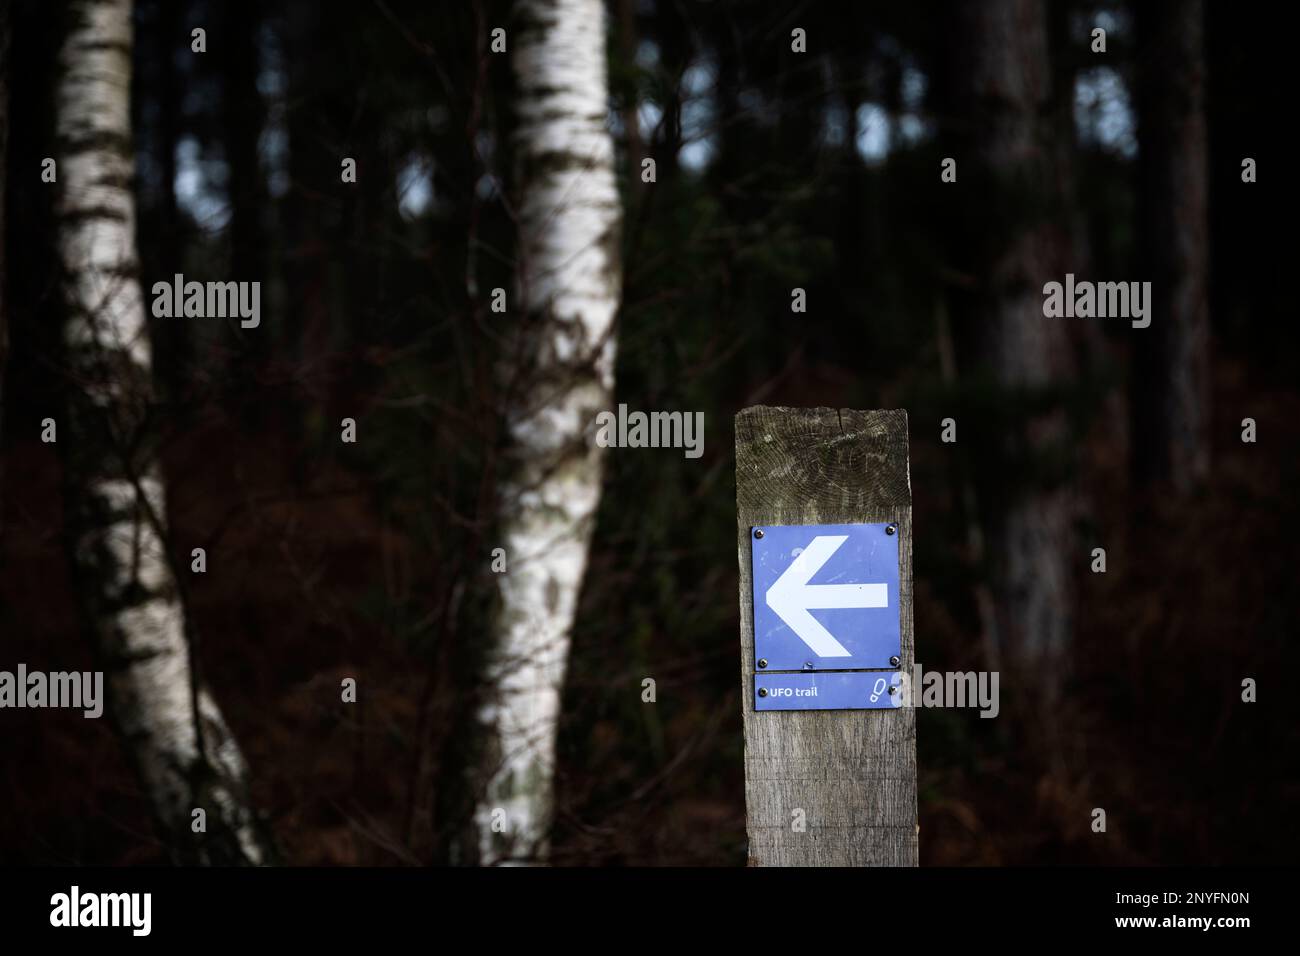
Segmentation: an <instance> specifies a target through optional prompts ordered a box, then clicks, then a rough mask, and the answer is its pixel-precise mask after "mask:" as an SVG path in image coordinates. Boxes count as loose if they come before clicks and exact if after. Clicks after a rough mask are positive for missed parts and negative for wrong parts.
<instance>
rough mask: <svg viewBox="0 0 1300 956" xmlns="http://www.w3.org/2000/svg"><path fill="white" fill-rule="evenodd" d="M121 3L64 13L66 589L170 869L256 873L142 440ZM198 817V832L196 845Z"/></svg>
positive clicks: (140, 337)
mask: <svg viewBox="0 0 1300 956" xmlns="http://www.w3.org/2000/svg"><path fill="white" fill-rule="evenodd" d="M131 42H132V33H131V2H130V0H95V2H91V0H80V2H72V3H70V4H69V5H68V33H67V36H66V38H65V41H64V44H63V48H62V50H61V52H60V62H59V68H60V78H59V82H58V87H57V90H56V94H55V108H56V111H57V117H56V137H57V144H56V158H57V163H58V165H57V169H58V184H59V198H58V201H57V206H56V215H57V217H58V222H57V230H58V244H59V252H60V256H61V259H62V265H63V272H64V299H65V303H66V308H67V324H66V327H65V329H64V343H65V346H66V350H67V363H68V367H69V374H68V386H67V393H68V395H67V413H66V415H65V416H64V422H61V423H60V428H61V433H60V434H59V448H60V450H61V451H62V452H63V458H64V474H65V482H66V489H65V490H66V511H67V516H68V521H69V523H70V532H71V538H72V552H73V553H72V558H73V568H74V575H75V577H76V580H77V586H78V591H79V595H80V598H81V600H82V602H83V604H84V605H85V610H86V612H87V615H88V619H89V620H88V623H89V627H90V630H91V632H92V634H93V637H94V641H95V647H96V652H97V656H98V658H99V666H101V667H102V668H103V669H104V671H105V678H106V682H107V685H108V697H109V711H110V714H111V716H112V718H113V720H114V722H115V724H116V726H117V727H118V729H119V731H120V733H121V735H122V739H123V741H124V742H125V744H126V746H127V748H128V751H129V754H130V757H131V759H132V762H133V763H134V764H135V767H136V769H137V771H138V772H139V774H140V777H141V779H142V781H143V784H144V787H145V789H146V791H147V794H148V797H149V799H150V801H151V803H152V807H153V810H154V812H155V814H156V816H157V817H158V820H159V821H160V824H161V826H162V829H163V831H164V834H165V837H166V840H167V843H168V845H169V847H170V849H171V852H172V855H173V857H174V858H175V859H177V860H178V861H184V862H213V863H250V864H256V863H263V862H268V860H269V857H270V844H269V842H268V841H266V840H265V838H264V837H263V836H262V835H261V833H260V832H259V827H258V825H257V822H256V820H255V816H254V814H253V812H252V811H251V809H250V807H249V802H248V794H247V770H246V767H245V764H244V759H243V757H242V755H241V754H240V750H239V747H238V746H237V745H236V743H235V740H234V738H233V737H232V736H231V733H230V730H229V728H228V727H227V726H226V723H225V721H224V719H223V718H222V715H221V712H220V710H218V708H217V705H216V703H215V702H214V700H213V699H212V696H211V695H210V694H209V693H208V692H207V691H206V690H205V689H203V688H202V687H201V686H199V685H198V684H197V681H196V680H194V674H193V672H192V669H191V659H190V647H189V646H188V644H187V639H186V631H185V618H184V612H183V609H182V606H181V602H180V596H179V594H178V590H177V580H176V576H175V573H174V569H173V567H172V566H171V564H170V562H169V560H168V556H167V550H166V547H165V544H164V537H163V515H164V511H165V508H164V501H163V487H162V483H161V481H160V479H159V469H158V463H157V460H156V457H155V451H154V448H153V447H152V444H151V437H150V434H149V428H148V424H149V421H148V419H149V416H150V410H151V403H152V396H151V369H150V363H151V353H150V345H149V338H148V328H147V326H146V323H145V311H144V301H143V297H142V294H141V287H140V279H139V275H138V272H139V266H138V263H137V257H136V249H135V200H134V196H133V194H132V177H133V156H132V152H131V129H130V108H129V103H130V80H131ZM196 808H202V809H203V810H204V812H205V815H206V832H205V833H194V832H192V826H191V823H192V819H193V818H192V811H193V810H194V809H196Z"/></svg>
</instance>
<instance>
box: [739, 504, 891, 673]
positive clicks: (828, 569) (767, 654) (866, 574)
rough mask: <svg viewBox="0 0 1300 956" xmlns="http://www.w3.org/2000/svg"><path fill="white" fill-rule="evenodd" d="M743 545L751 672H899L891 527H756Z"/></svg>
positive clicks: (866, 525) (848, 525) (863, 525)
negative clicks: (748, 581) (750, 570)
mask: <svg viewBox="0 0 1300 956" xmlns="http://www.w3.org/2000/svg"><path fill="white" fill-rule="evenodd" d="M750 544H751V546H752V552H751V553H752V555H753V567H754V594H753V598H754V657H755V665H756V668H755V672H756V673H761V672H763V671H825V670H858V669H862V668H887V667H897V666H898V663H899V662H898V657H899V655H900V654H901V653H902V651H901V636H902V635H901V630H900V620H901V618H900V616H899V602H898V534H897V526H896V525H893V524H810V525H763V526H761V527H756V528H754V529H752V531H751V532H750Z"/></svg>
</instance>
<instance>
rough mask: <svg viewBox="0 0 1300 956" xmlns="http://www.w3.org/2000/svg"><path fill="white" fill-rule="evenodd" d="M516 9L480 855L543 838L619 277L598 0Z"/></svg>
mask: <svg viewBox="0 0 1300 956" xmlns="http://www.w3.org/2000/svg"><path fill="white" fill-rule="evenodd" d="M515 12H516V20H515V27H514V29H513V30H512V31H511V33H510V40H509V42H510V44H511V46H512V56H513V65H514V72H515V77H516V81H517V101H516V104H515V106H516V119H517V124H518V126H517V131H516V142H515V148H516V160H517V162H518V164H519V178H518V187H519V191H520V196H521V200H520V208H519V232H520V235H519V240H520V245H519V253H518V259H519V267H518V276H517V278H518V291H517V302H518V304H519V306H520V308H521V310H522V312H523V314H524V316H525V318H524V327H523V332H522V339H521V340H520V342H519V343H518V348H517V350H516V354H515V356H514V357H513V359H512V360H511V362H510V365H509V368H508V369H507V371H508V376H507V377H508V379H509V386H508V394H507V402H508V407H507V409H506V433H507V444H506V451H505V454H506V463H505V467H504V471H503V476H504V477H503V479H502V481H501V482H500V484H499V487H498V493H499V502H500V505H499V507H500V522H499V526H500V529H501V534H502V536H503V540H502V544H503V546H504V548H505V551H506V555H507V559H508V562H509V565H508V572H507V573H505V574H502V575H500V606H499V611H498V616H497V618H496V623H495V627H494V631H493V633H492V635H491V642H492V643H491V647H490V649H489V652H488V653H489V659H488V663H487V668H486V672H485V677H486V680H485V684H486V697H485V698H484V701H483V704H482V707H481V711H480V713H479V720H480V722H481V729H482V730H483V731H484V738H485V747H484V748H483V754H482V756H483V759H484V763H483V765H482V770H483V777H482V778H481V779H480V781H479V785H480V789H479V792H480V793H481V794H482V796H481V798H480V799H479V801H478V805H477V808H476V811H475V824H476V828H477V832H478V857H479V862H480V864H485V865H487V864H494V863H501V862H509V861H517V862H523V861H538V860H541V859H544V858H545V856H546V854H547V850H548V846H547V837H548V831H549V827H550V818H551V802H552V790H553V779H552V778H553V772H554V763H555V736H556V722H557V719H558V716H559V709H560V690H561V685H562V683H563V680H564V670H565V664H566V660H567V658H568V653H569V641H570V630H571V628H572V625H573V619H574V611H575V608H576V605H577V601H578V594H579V590H580V588H581V585H582V578H583V574H584V572H585V569H586V565H587V551H588V545H589V543H590V540H591V532H592V525H593V522H594V520H595V515H596V508H597V505H598V504H599V502H600V493H601V472H602V450H601V449H600V448H599V447H597V446H596V444H595V442H594V440H593V439H594V420H595V416H596V414H597V413H598V412H599V411H601V410H603V409H607V408H609V406H610V403H611V400H612V395H613V387H614V350H615V338H614V316H615V312H616V311H617V308H618V303H619V295H620V284H621V273H620V263H619V240H620V210H619V201H618V193H617V189H616V186H615V177H614V144H613V140H612V138H611V136H610V134H609V130H608V128H607V125H606V116H607V110H608V81H607V77H606V60H605V10H604V4H603V3H602V0H520V2H519V3H518V4H517V5H516V8H515ZM494 821H495V822H496V823H497V826H495V827H494V825H493V824H494ZM502 825H504V832H501V831H502Z"/></svg>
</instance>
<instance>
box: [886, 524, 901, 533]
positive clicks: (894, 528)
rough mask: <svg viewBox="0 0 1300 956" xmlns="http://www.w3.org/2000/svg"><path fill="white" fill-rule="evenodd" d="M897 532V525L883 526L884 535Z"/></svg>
mask: <svg viewBox="0 0 1300 956" xmlns="http://www.w3.org/2000/svg"><path fill="white" fill-rule="evenodd" d="M897 531H898V526H897V525H892V524H887V525H885V534H894V533H895V532H897Z"/></svg>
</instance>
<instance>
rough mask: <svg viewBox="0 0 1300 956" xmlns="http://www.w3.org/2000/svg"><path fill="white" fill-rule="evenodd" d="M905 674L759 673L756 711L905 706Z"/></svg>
mask: <svg viewBox="0 0 1300 956" xmlns="http://www.w3.org/2000/svg"><path fill="white" fill-rule="evenodd" d="M902 682H903V674H902V672H901V671H843V672H836V671H830V672H822V673H820V674H819V673H814V672H807V671H806V672H804V673H801V674H755V675H754V709H755V710H873V709H884V708H889V707H901V706H902V705H903V688H902Z"/></svg>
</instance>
